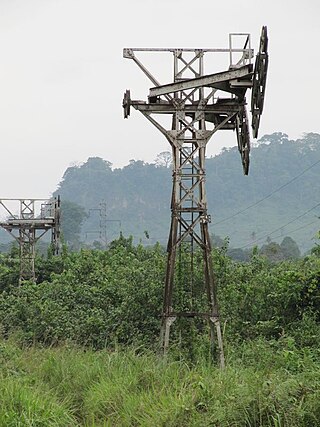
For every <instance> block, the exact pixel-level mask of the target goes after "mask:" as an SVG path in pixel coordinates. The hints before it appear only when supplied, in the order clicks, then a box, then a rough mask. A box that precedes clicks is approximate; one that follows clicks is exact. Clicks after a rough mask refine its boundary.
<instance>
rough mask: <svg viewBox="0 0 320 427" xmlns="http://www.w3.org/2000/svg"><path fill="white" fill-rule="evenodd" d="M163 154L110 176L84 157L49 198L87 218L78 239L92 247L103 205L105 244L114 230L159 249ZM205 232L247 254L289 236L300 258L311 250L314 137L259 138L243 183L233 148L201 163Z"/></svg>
mask: <svg viewBox="0 0 320 427" xmlns="http://www.w3.org/2000/svg"><path fill="white" fill-rule="evenodd" d="M168 160H170V159H168V153H162V154H161V155H159V156H158V158H157V159H156V160H155V162H154V163H145V162H143V161H141V160H132V161H130V163H129V165H127V166H125V167H123V168H122V169H112V165H111V163H110V162H108V161H107V160H103V159H101V158H99V157H91V158H89V159H88V160H87V161H86V162H85V163H83V164H81V165H77V166H73V167H69V168H68V169H67V170H66V171H65V173H64V176H63V178H62V180H61V182H60V184H59V186H58V189H57V190H56V192H55V193H54V194H55V195H57V194H60V196H61V199H62V200H63V201H65V202H67V201H68V202H73V203H76V204H77V205H80V206H82V207H83V208H84V209H85V211H86V212H87V214H88V218H87V219H86V220H85V221H84V223H83V226H82V231H81V237H80V238H81V240H82V241H84V242H86V241H87V242H90V241H91V242H92V241H93V240H95V239H97V240H99V232H100V231H101V227H100V221H101V215H103V213H102V211H101V209H100V208H101V205H100V204H101V203H105V204H106V215H107V223H106V225H107V227H106V228H107V239H108V240H109V241H110V240H112V239H113V238H115V237H117V236H118V235H119V231H120V229H121V231H122V232H123V233H124V234H125V235H133V236H134V238H135V241H142V242H143V243H146V244H150V243H154V242H155V241H159V242H160V243H162V244H165V243H166V240H167V236H168V232H169V225H170V224H169V223H170V197H171V183H172V179H171V168H170V165H168ZM206 165H207V167H206V171H207V178H206V185H207V197H208V210H209V213H210V214H211V217H212V223H211V226H210V231H211V233H212V234H214V235H218V236H220V237H222V238H225V237H228V238H229V239H230V246H232V247H241V248H248V247H252V246H254V245H258V246H262V245H263V244H264V243H265V242H266V241H270V240H272V241H276V242H279V243H280V242H281V241H282V240H283V238H284V237H285V236H291V237H292V238H293V239H294V240H295V241H296V242H297V243H298V244H299V247H300V249H301V250H302V252H305V251H307V250H308V249H310V248H311V247H312V246H314V244H315V240H314V238H315V235H316V232H317V231H318V230H319V228H320V221H319V216H320V188H319V173H320V135H319V134H316V133H306V134H304V135H303V137H302V138H300V139H297V140H289V139H288V136H287V135H286V134H284V133H281V132H277V133H273V134H272V135H265V136H263V137H262V138H261V139H260V140H259V141H258V142H257V143H255V145H254V146H253V147H252V150H251V165H250V173H249V176H244V175H243V173H242V165H241V161H240V157H239V153H238V150H237V148H236V147H233V148H229V149H223V150H222V152H221V153H220V154H219V155H216V156H214V157H211V158H208V159H207V163H206Z"/></svg>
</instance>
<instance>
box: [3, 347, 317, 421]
mask: <svg viewBox="0 0 320 427" xmlns="http://www.w3.org/2000/svg"><path fill="white" fill-rule="evenodd" d="M318 356H319V355H318V353H317V351H316V350H314V351H311V350H310V351H299V350H297V349H296V348H295V347H294V343H292V342H290V341H285V342H283V343H280V344H279V343H266V342H263V341H255V342H251V343H246V344H242V345H238V346H237V347H232V348H229V351H228V366H227V368H226V369H225V370H224V371H221V370H219V369H218V368H217V367H215V366H214V365H213V364H210V363H208V362H207V361H205V360H202V361H198V362H197V363H196V364H191V363H189V362H188V363H187V362H186V361H184V360H183V358H182V357H181V358H180V360H171V359H170V358H169V359H167V360H164V359H162V358H159V357H158V356H156V355H155V354H153V353H150V352H144V351H142V350H141V349H139V351H135V350H134V349H127V350H124V351H116V352H112V353H110V352H108V351H107V350H105V351H99V352H94V351H91V350H88V349H86V350H84V349H79V348H73V347H67V346H66V347H59V348H51V349H42V348H36V347H32V348H25V349H21V348H19V347H18V345H16V344H15V343H12V342H10V341H9V342H8V341H7V342H6V341H2V342H0V362H1V366H0V426H4V427H7V426H66V427H67V426H112V427H113V426H116V427H117V426H145V427H149V426H151V427H153V426H156V427H158V426H159V427H161V426H165V427H170V426H172V427H173V426H175V427H180V426H181V427H189V426H191V427H192V426H203V427H204V426H206V427H207V426H216V427H224V426H248V427H252V426H257V427H258V426H268V427H286V426H287V427H299V426H304V427H308V426H310V427H311V426H312V427H315V426H317V425H320V364H319V361H318Z"/></svg>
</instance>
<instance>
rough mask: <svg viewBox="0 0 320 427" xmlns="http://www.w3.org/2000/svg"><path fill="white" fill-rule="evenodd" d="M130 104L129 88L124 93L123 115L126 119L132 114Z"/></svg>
mask: <svg viewBox="0 0 320 427" xmlns="http://www.w3.org/2000/svg"><path fill="white" fill-rule="evenodd" d="M130 106H131V98H130V90H128V89H127V90H126V91H125V93H124V96H123V101H122V107H123V115H124V118H125V119H127V118H128V117H129V116H130Z"/></svg>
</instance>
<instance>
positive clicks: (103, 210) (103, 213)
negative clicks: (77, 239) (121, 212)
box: [86, 201, 121, 247]
mask: <svg viewBox="0 0 320 427" xmlns="http://www.w3.org/2000/svg"><path fill="white" fill-rule="evenodd" d="M91 212H98V213H99V230H92V231H87V232H86V235H88V234H98V235H99V238H100V240H101V242H102V243H103V244H104V246H105V247H107V245H108V239H107V222H117V223H118V224H119V228H120V230H121V221H120V220H118V219H107V203H106V202H105V201H103V202H101V203H99V207H98V208H92V209H89V215H90V214H91Z"/></svg>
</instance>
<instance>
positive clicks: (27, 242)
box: [0, 197, 60, 284]
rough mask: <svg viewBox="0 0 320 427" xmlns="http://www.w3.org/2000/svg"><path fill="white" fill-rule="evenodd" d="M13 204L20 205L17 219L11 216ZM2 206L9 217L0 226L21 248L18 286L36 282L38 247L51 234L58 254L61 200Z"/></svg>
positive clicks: (9, 201)
mask: <svg viewBox="0 0 320 427" xmlns="http://www.w3.org/2000/svg"><path fill="white" fill-rule="evenodd" d="M12 202H13V203H14V204H15V203H18V204H19V214H18V215H17V214H14V213H13V212H12V208H11V204H12ZM37 204H40V212H39V214H37V213H36V205H37ZM0 205H1V206H2V207H3V208H4V209H5V211H6V212H7V214H9V217H8V219H7V220H6V221H4V222H1V223H0V227H2V228H4V229H5V230H6V231H8V232H9V233H10V234H11V236H12V237H13V238H14V239H15V240H16V241H17V242H18V244H19V248H20V277H19V284H21V283H23V282H24V281H26V280H31V281H33V282H35V281H36V275H35V245H36V243H37V241H38V240H39V239H40V238H41V237H42V236H43V235H44V234H46V233H47V231H49V230H51V244H52V249H53V253H54V254H56V255H57V254H58V253H59V246H60V198H59V197H57V198H56V197H55V198H53V199H0Z"/></svg>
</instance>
